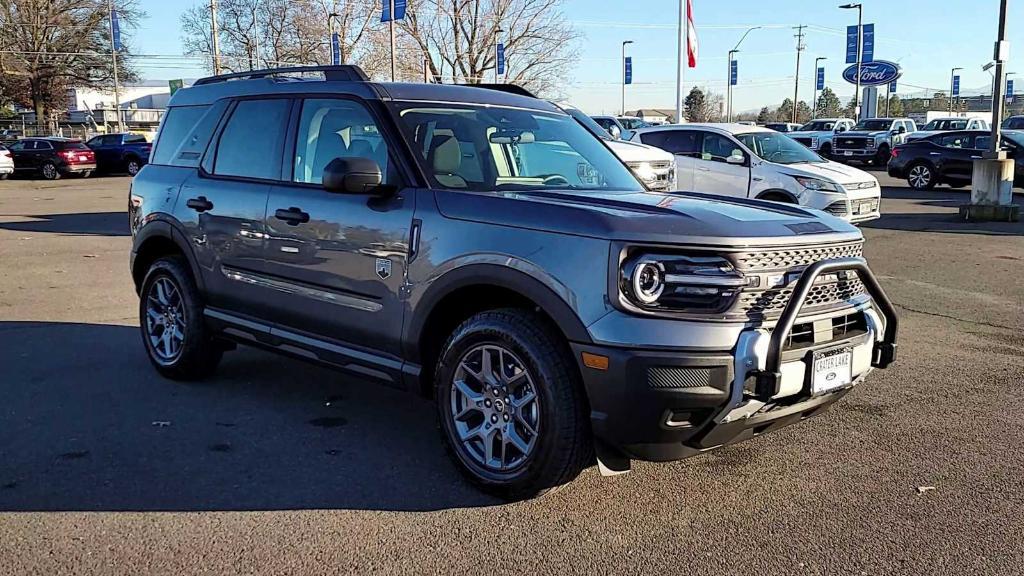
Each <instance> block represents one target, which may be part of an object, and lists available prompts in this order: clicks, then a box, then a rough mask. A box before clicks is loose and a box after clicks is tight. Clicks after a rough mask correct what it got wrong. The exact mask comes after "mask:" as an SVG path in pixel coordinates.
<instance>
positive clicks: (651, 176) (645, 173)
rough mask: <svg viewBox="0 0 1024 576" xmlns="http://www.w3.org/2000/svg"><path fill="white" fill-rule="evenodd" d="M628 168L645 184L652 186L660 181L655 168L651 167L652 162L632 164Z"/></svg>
mask: <svg viewBox="0 0 1024 576" xmlns="http://www.w3.org/2000/svg"><path fill="white" fill-rule="evenodd" d="M627 166H629V169H630V170H632V171H633V174H636V177H637V178H639V179H640V181H641V182H644V183H645V184H650V183H651V182H654V181H655V180H657V179H658V174H657V173H656V172H655V171H654V167H653V166H651V163H650V162H630V163H629V164H627Z"/></svg>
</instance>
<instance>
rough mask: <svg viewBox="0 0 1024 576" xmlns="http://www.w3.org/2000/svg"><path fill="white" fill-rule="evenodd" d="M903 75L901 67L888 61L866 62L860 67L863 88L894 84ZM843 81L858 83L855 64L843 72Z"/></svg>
mask: <svg viewBox="0 0 1024 576" xmlns="http://www.w3.org/2000/svg"><path fill="white" fill-rule="evenodd" d="M902 75H903V70H901V69H900V65H899V64H896V63H895V62H889V61H888V60H875V61H874V62H864V63H862V64H861V65H860V84H861V86H882V85H885V84H888V83H889V82H892V81H893V80H895V79H897V78H899V77H900V76H902ZM843 79H844V80H846V81H847V82H849V83H850V84H856V83H857V65H856V64H854V65H852V66H849V67H847V68H846V70H843Z"/></svg>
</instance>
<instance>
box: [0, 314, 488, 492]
mask: <svg viewBox="0 0 1024 576" xmlns="http://www.w3.org/2000/svg"><path fill="white" fill-rule="evenodd" d="M0 366H2V368H0V397H2V398H4V401H3V409H2V410H0V430H3V431H4V432H3V433H2V434H0V511H211V510H294V509H360V510H366V509H369V510H402V511H426V510H440V509H447V508H462V507H469V506H488V505H494V504H499V503H500V502H499V501H497V500H494V499H492V498H489V497H487V496H485V495H483V494H482V493H480V492H478V491H477V490H476V489H475V488H473V487H472V486H471V485H469V484H468V483H467V482H466V481H464V480H463V479H462V477H461V476H460V475H459V473H458V471H457V470H456V469H455V467H454V466H453V465H452V464H451V463H450V462H449V460H448V459H447V456H446V455H445V453H444V449H443V448H442V445H441V441H440V437H439V435H438V433H437V431H436V428H435V424H434V407H433V405H432V404H431V403H430V402H428V401H425V400H422V399H419V398H417V397H415V396H413V395H411V394H407V393H404V392H399V391H396V390H390V389H387V388H384V387H381V386H377V385H375V384H370V383H366V382H363V381H360V380H357V379H354V378H349V377H346V376H344V375H341V374H339V373H336V372H333V371H329V370H327V369H323V368H319V367H316V366H312V365H308V364H305V363H302V362H299V361H296V360H291V359H287V358H283V357H279V356H275V355H271V354H268V353H263V352H259V351H255V350H249V349H243V348H240V349H239V350H238V351H236V352H232V353H229V354H227V355H226V356H225V359H224V362H223V363H222V364H221V366H220V370H219V371H218V375H217V376H216V377H215V378H213V379H211V380H210V381H208V382H202V383H180V382H173V381H170V380H166V379H164V378H161V377H160V376H158V375H157V373H156V372H155V371H154V370H153V368H152V367H151V366H150V364H149V361H148V360H147V359H146V357H145V354H144V352H143V348H142V344H141V342H139V334H138V328H135V327H129V326H110V325H95V324H64V323H48V322H0Z"/></svg>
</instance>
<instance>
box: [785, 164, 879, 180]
mask: <svg viewBox="0 0 1024 576" xmlns="http://www.w3.org/2000/svg"><path fill="white" fill-rule="evenodd" d="M776 166H778V167H779V171H780V172H782V173H784V174H789V175H790V176H802V177H805V178H820V179H822V180H829V181H831V182H835V183H837V184H853V183H858V182H873V181H875V177H874V176H872V175H871V174H869V173H867V172H865V171H863V170H861V169H859V168H854V167H853V166H847V165H846V164H841V163H839V162H832V161H827V162H820V163H816V164H776Z"/></svg>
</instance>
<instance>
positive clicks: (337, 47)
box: [331, 32, 341, 66]
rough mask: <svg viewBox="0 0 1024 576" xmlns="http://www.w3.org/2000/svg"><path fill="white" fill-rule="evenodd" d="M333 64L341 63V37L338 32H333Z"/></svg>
mask: <svg viewBox="0 0 1024 576" xmlns="http://www.w3.org/2000/svg"><path fill="white" fill-rule="evenodd" d="M331 64H333V65H335V66H337V65H338V64H341V39H340V38H338V33H337V32H334V33H332V34H331Z"/></svg>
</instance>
